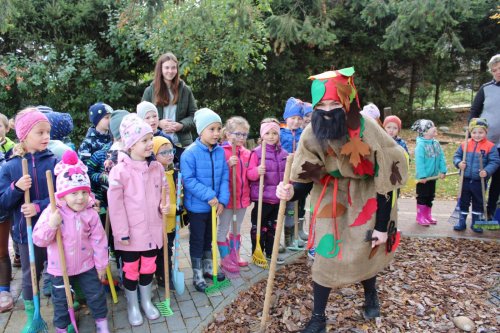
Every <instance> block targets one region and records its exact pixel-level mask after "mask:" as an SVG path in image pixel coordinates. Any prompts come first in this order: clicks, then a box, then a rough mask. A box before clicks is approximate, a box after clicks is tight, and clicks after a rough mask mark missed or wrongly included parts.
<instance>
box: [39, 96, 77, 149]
mask: <svg viewBox="0 0 500 333" xmlns="http://www.w3.org/2000/svg"><path fill="white" fill-rule="evenodd" d="M36 108H37V109H38V111H40V112H41V113H43V114H44V115H45V116H46V117H47V119H48V120H49V123H50V139H51V140H61V141H62V140H64V138H66V137H67V136H68V135H69V134H70V133H71V131H73V118H72V117H71V115H70V114H69V113H62V112H56V111H54V110H52V108H51V107H49V106H45V105H38V106H37V107H36Z"/></svg>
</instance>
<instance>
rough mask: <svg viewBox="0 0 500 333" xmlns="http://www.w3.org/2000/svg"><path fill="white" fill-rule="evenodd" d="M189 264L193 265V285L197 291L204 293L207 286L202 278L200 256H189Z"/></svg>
mask: <svg viewBox="0 0 500 333" xmlns="http://www.w3.org/2000/svg"><path fill="white" fill-rule="evenodd" d="M191 265H192V267H193V285H194V287H195V289H196V290H197V291H200V292H202V293H204V292H205V289H206V288H207V282H206V281H205V279H204V278H203V271H202V268H201V258H193V257H191Z"/></svg>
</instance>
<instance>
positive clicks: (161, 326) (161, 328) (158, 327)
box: [149, 321, 168, 333]
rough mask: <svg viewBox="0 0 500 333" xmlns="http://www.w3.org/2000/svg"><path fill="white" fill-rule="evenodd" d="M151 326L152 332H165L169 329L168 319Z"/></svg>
mask: <svg viewBox="0 0 500 333" xmlns="http://www.w3.org/2000/svg"><path fill="white" fill-rule="evenodd" d="M149 327H150V328H151V331H150V332H151V333H165V332H167V330H168V328H167V322H166V321H164V322H161V323H155V324H151V325H149Z"/></svg>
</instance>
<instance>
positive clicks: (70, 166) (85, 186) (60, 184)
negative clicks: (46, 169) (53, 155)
mask: <svg viewBox="0 0 500 333" xmlns="http://www.w3.org/2000/svg"><path fill="white" fill-rule="evenodd" d="M54 174H55V175H56V176H57V178H56V189H57V192H56V197H57V198H58V199H60V198H62V197H64V196H65V195H67V194H70V193H73V192H76V191H80V190H83V191H87V192H89V193H90V179H89V176H88V175H87V166H86V165H85V164H83V162H82V161H80V160H79V159H78V155H76V153H75V152H74V151H73V150H67V151H66V152H65V153H64V155H63V157H62V161H61V162H59V163H57V164H56V167H55V168H54Z"/></svg>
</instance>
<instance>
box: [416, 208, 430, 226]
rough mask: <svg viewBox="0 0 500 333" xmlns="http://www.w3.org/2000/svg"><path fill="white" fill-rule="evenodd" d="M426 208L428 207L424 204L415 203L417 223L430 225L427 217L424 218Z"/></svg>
mask: <svg viewBox="0 0 500 333" xmlns="http://www.w3.org/2000/svg"><path fill="white" fill-rule="evenodd" d="M426 208H428V207H427V206H425V205H418V204H417V223H418V224H420V225H422V226H424V227H428V226H429V225H430V222H429V221H427V219H426V218H425V217H426V215H425V212H426V210H425V209H426Z"/></svg>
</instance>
